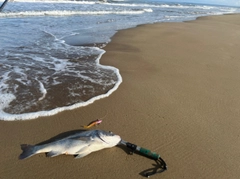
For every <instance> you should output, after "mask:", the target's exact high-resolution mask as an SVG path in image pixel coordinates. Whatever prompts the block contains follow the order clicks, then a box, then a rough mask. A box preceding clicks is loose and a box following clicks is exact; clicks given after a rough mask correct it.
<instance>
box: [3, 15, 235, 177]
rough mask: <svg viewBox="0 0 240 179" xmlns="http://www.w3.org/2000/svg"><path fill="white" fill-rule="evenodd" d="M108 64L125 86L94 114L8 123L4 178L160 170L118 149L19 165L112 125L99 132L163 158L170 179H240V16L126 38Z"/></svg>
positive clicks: (124, 34)
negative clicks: (80, 133) (42, 147)
mask: <svg viewBox="0 0 240 179" xmlns="http://www.w3.org/2000/svg"><path fill="white" fill-rule="evenodd" d="M105 50H106V51H107V53H106V54H104V55H103V58H102V60H101V62H102V63H103V64H106V65H112V66H115V67H117V68H119V69H120V72H121V75H122V77H123V83H122V84H121V85H120V87H119V89H118V90H117V91H116V92H114V93H113V94H112V95H111V96H110V97H108V98H105V99H102V100H99V101H96V102H95V103H94V104H92V105H89V106H87V107H83V108H79V109H76V110H72V111H66V112H62V113H60V114H58V115H55V116H52V117H44V118H39V119H35V120H29V121H16V122H4V121H0V133H1V135H0V146H1V147H0V153H1V156H0V161H1V163H0V178H3V179H12V178H14V179H15V178H18V179H26V178H31V179H43V178H45V179H47V178H48V179H49V178H54V179H55V178H56V179H62V178H63V179H65V178H69V179H79V178H84V179H91V178H98V179H106V178H109V179H113V178H115V179H122V178H124V179H132V178H142V176H141V175H140V174H139V173H140V172H142V171H144V170H146V169H148V168H151V167H152V164H154V163H155V162H154V161H152V160H149V159H147V158H144V157H142V156H139V155H137V154H134V155H128V154H127V153H126V151H125V150H124V149H123V148H119V147H114V148H111V149H105V150H102V151H99V152H96V153H92V154H90V155H88V156H87V157H84V158H82V159H78V160H74V159H73V157H72V156H65V155H63V156H59V157H55V158H47V157H45V155H44V154H41V155H36V156H34V157H31V158H29V159H26V160H22V161H19V160H18V155H19V154H20V153H21V149H20V144H22V143H30V144H37V143H40V142H43V141H45V140H47V139H50V138H52V137H54V136H56V135H59V134H61V133H64V132H68V131H72V130H78V129H81V127H80V126H81V125H83V124H86V123H88V122H90V121H92V120H95V119H97V118H101V117H104V119H103V123H102V124H101V125H100V126H99V127H98V128H99V129H103V130H110V131H113V132H114V133H116V134H119V135H120V136H121V137H122V138H123V139H125V140H127V141H129V142H133V143H136V144H138V145H140V146H142V147H145V148H149V149H151V150H152V151H155V152H157V153H159V154H161V156H162V157H163V159H165V161H166V162H167V164H168V171H167V172H164V173H161V174H158V175H156V176H154V178H161V179H163V178H164V179H181V178H187V179H193V178H198V179H201V178H204V179H206V178H207V179H213V178H214V179H215V178H217V179H226V178H229V179H230V178H231V179H237V178H239V176H240V130H239V128H240V110H239V109H240V95H239V94H240V15H224V16H214V17H203V18H199V19H198V20H196V21H191V22H184V23H161V24H153V25H144V26H139V27H137V28H133V29H128V30H123V31H120V32H118V33H117V34H116V35H115V36H114V37H113V39H112V42H111V43H110V44H109V45H107V47H106V48H105Z"/></svg>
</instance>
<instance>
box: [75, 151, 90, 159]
mask: <svg viewBox="0 0 240 179" xmlns="http://www.w3.org/2000/svg"><path fill="white" fill-rule="evenodd" d="M90 153H91V151H87V152H84V153H81V154H78V155H77V156H76V157H75V159H79V158H82V157H85V156H86V155H88V154H90Z"/></svg>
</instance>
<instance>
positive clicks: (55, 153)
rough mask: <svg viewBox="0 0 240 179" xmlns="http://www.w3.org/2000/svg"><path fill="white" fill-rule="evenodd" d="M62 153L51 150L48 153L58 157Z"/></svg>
mask: <svg viewBox="0 0 240 179" xmlns="http://www.w3.org/2000/svg"><path fill="white" fill-rule="evenodd" d="M61 154H62V153H60V152H58V151H50V152H48V153H47V157H56V156H58V155H61Z"/></svg>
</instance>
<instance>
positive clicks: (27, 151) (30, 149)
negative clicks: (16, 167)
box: [19, 144, 36, 160]
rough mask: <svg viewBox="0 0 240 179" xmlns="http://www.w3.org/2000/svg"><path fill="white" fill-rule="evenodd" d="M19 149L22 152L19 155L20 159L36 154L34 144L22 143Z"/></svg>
mask: <svg viewBox="0 0 240 179" xmlns="http://www.w3.org/2000/svg"><path fill="white" fill-rule="evenodd" d="M21 149H22V151H23V152H22V153H21V154H20V155H19V159H20V160H23V159H26V158H29V157H31V156H33V155H34V154H36V151H35V146H33V145H28V144H22V145H21Z"/></svg>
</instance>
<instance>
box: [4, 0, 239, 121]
mask: <svg viewBox="0 0 240 179" xmlns="http://www.w3.org/2000/svg"><path fill="white" fill-rule="evenodd" d="M2 2H3V1H2ZM238 12H240V9H239V8H237V7H227V6H213V5H203V4H189V3H169V2H163V1H159V0H115V1H113V0H112V1H110V0H109V1H108V2H107V3H100V2H99V1H97V0H95V1H94V0H92V1H91V0H89V1H61V0H58V1H57V0H55V1H48V0H39V1H35V0H33V1H31V0H16V1H10V2H9V3H8V4H7V5H6V6H5V8H4V9H3V11H2V12H1V13H0V27H1V28H0V119H1V120H26V119H34V118H37V117H40V116H49V115H54V114H57V113H58V112H60V111H64V110H69V109H74V108H78V107H81V106H86V105H89V104H91V103H93V102H94V101H95V100H97V99H101V98H103V97H107V96H109V95H111V93H113V92H114V91H115V90H117V88H118V86H119V85H120V84H121V82H122V80H124V79H122V77H121V74H120V72H119V70H118V69H117V68H116V67H112V66H103V65H101V64H100V59H101V56H102V55H103V54H104V53H105V51H104V50H103V49H102V48H103V47H104V46H105V45H106V44H107V43H109V42H110V40H111V37H112V36H113V35H114V34H115V33H116V32H117V31H119V30H121V29H127V28H132V27H135V26H137V25H140V24H147V23H160V22H176V21H178V22H179V21H186V20H193V19H195V18H196V17H199V16H206V15H219V14H227V13H238ZM112 60H114V58H113V59H112Z"/></svg>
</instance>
